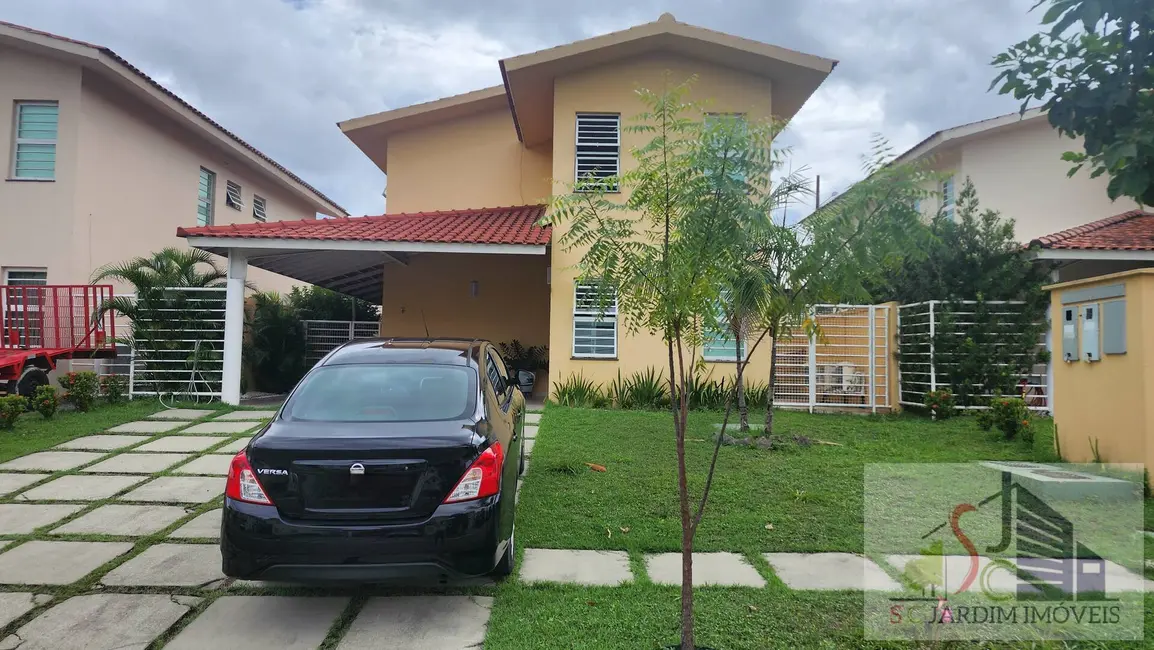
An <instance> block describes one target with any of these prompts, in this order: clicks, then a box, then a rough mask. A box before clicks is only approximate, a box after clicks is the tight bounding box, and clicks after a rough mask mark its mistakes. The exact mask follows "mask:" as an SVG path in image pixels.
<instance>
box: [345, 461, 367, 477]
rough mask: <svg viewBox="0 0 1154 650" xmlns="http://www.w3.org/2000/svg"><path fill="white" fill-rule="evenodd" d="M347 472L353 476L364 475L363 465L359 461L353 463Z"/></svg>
mask: <svg viewBox="0 0 1154 650" xmlns="http://www.w3.org/2000/svg"><path fill="white" fill-rule="evenodd" d="M349 474H352V475H353V476H364V474H365V466H364V465H362V464H360V463H353V466H352V467H350V468H349Z"/></svg>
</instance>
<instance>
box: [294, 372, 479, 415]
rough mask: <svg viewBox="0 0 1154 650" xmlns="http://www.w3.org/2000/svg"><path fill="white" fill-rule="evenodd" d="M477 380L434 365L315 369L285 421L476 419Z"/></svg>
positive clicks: (301, 388) (300, 388)
mask: <svg viewBox="0 0 1154 650" xmlns="http://www.w3.org/2000/svg"><path fill="white" fill-rule="evenodd" d="M476 381H477V375H476V373H475V372H474V371H473V370H472V369H471V368H465V367H463V366H447V365H435V364H348V365H334V366H321V367H320V368H316V369H314V370H313V371H312V372H310V373H309V374H308V376H306V377H305V378H304V380H303V381H302V382H301V385H300V386H299V387H298V388H297V390H296V391H295V392H293V395H292V397H291V398H290V399H289V401H288V403H287V404H285V407H284V411H283V412H282V415H281V417H282V418H284V419H286V420H298V421H309V422H418V421H426V420H456V419H461V418H464V417H467V416H469V415H470V414H472V412H473V409H474V408H475V404H476V394H477V384H476Z"/></svg>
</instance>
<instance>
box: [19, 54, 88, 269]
mask: <svg viewBox="0 0 1154 650" xmlns="http://www.w3.org/2000/svg"><path fill="white" fill-rule="evenodd" d="M21 100H30V101H35V100H54V101H57V102H59V104H60V117H59V131H58V134H57V144H56V178H55V180H53V181H28V180H11V176H12V172H13V170H12V150H13V142H12V139H13V136H14V133H15V131H14V128H15V127H14V125H15V116H14V115H13V109H14V108H15V102H17V101H21ZM80 114H81V93H80V68H79V67H77V66H72V65H68V64H65V63H60V62H58V61H55V60H52V59H47V58H43V57H36V56H32V55H30V54H27V53H25V52H23V51H20V50H15V49H11V48H0V152H2V153H3V166H4V170H3V178H4V180H3V181H0V267H3V268H12V267H32V268H40V267H46V266H47V267H49V269H48V281H49V282H53V283H64V282H68V281H70V278H71V277H72V276H71V263H70V260H69V257H70V253H69V250H68V249H69V233H71V232H72V228H73V223H72V221H73V214H74V206H75V201H76V189H77V179H78V177H79V170H78V168H77V158H78V155H79V147H78V142H79V132H80V121H81V120H80ZM2 281H3V279H2V278H0V282H2Z"/></svg>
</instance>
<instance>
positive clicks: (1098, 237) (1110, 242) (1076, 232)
mask: <svg viewBox="0 0 1154 650" xmlns="http://www.w3.org/2000/svg"><path fill="white" fill-rule="evenodd" d="M1029 248H1030V255H1031V256H1033V257H1034V259H1039V260H1046V261H1048V262H1052V263H1053V264H1055V265H1056V266H1057V268H1056V269H1055V270H1054V281H1055V282H1069V281H1072V280H1083V279H1086V278H1092V277H1097V276H1101V275H1107V274H1111V273H1121V272H1123V271H1130V270H1133V269H1140V268H1145V267H1154V213H1150V212H1143V211H1141V210H1132V211H1130V212H1125V213H1122V214H1118V215H1114V216H1112V217H1106V218H1105V219H1099V220H1098V221H1094V222H1091V223H1087V224H1084V225H1081V226H1077V227H1074V228H1069V229H1067V230H1063V231H1061V232H1056V233H1054V234H1052V235H1045V236H1043V237H1038V238H1036V239H1034V240H1033V241H1031V242H1030V246H1029Z"/></svg>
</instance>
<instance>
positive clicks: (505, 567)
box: [489, 524, 517, 579]
mask: <svg viewBox="0 0 1154 650" xmlns="http://www.w3.org/2000/svg"><path fill="white" fill-rule="evenodd" d="M516 538H517V524H513V532H511V533H509V543H508V544H507V545H506V546H505V554H504V555H502V556H501V561H500V562H498V563H497V566H496V567H494V569H493V571H492V572H490V573H489V575H491V576H493V577H494V578H498V579H500V578H508V577H509V576H511V575H513V563H514V562H515V561H516V555H517V545H516V544H515V543H514V541H515V540H516Z"/></svg>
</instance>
